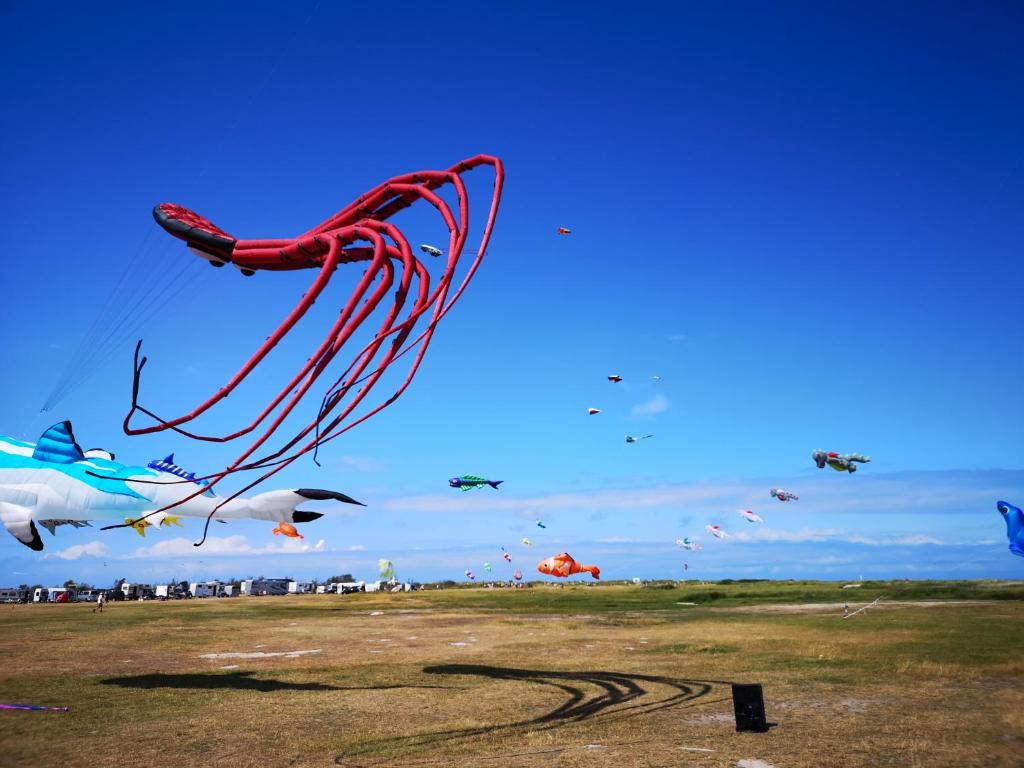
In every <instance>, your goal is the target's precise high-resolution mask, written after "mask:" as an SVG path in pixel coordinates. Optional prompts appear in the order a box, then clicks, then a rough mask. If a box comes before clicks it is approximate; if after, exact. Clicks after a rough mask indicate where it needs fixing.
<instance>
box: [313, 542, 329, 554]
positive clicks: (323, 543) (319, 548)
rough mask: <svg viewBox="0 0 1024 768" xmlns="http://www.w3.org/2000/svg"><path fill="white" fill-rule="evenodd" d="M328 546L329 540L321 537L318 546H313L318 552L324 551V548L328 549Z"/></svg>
mask: <svg viewBox="0 0 1024 768" xmlns="http://www.w3.org/2000/svg"><path fill="white" fill-rule="evenodd" d="M326 547H327V542H326V541H324V540H323V539H320V541H318V542H317V543H316V546H315V547H313V549H315V550H316V551H317V552H323V551H324V549H326Z"/></svg>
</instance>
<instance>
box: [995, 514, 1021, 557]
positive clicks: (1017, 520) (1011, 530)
mask: <svg viewBox="0 0 1024 768" xmlns="http://www.w3.org/2000/svg"><path fill="white" fill-rule="evenodd" d="M996 509H998V510H999V514H1001V515H1002V516H1003V519H1005V520H1006V538H1008V539H1009V540H1010V551H1011V552H1013V554H1015V555H1020V556H1021V557H1024V511H1021V508H1020V507H1015V506H1013V504H1010V503H1009V502H1008V501H997V502H996Z"/></svg>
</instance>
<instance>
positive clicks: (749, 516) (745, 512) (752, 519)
mask: <svg viewBox="0 0 1024 768" xmlns="http://www.w3.org/2000/svg"><path fill="white" fill-rule="evenodd" d="M739 514H740V515H742V516H743V519H744V520H746V521H747V522H748V523H763V522H764V520H762V519H761V516H760V515H758V514H755V513H754V512H751V511H750V510H749V509H741V510H739Z"/></svg>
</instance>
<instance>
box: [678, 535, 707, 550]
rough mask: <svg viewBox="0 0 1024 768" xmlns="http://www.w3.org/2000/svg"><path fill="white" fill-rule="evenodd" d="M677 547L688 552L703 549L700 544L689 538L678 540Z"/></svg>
mask: <svg viewBox="0 0 1024 768" xmlns="http://www.w3.org/2000/svg"><path fill="white" fill-rule="evenodd" d="M676 546H677V547H679V548H680V549H685V550H687V551H688V552H696V551H697V550H699V549H700V548H701V546H700V544H699V543H698V542H696V541H694V540H693V539H691V538H689V537H687V538H685V539H676Z"/></svg>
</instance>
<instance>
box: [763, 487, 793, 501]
mask: <svg viewBox="0 0 1024 768" xmlns="http://www.w3.org/2000/svg"><path fill="white" fill-rule="evenodd" d="M768 493H770V494H771V495H772V496H773V497H775V498H776V499H778V500H779V501H798V500H799V499H800V497H799V496H797V495H796V494H795V493H790V492H789V491H784V490H782V489H781V488H772V489H771V490H770V491H768Z"/></svg>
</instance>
